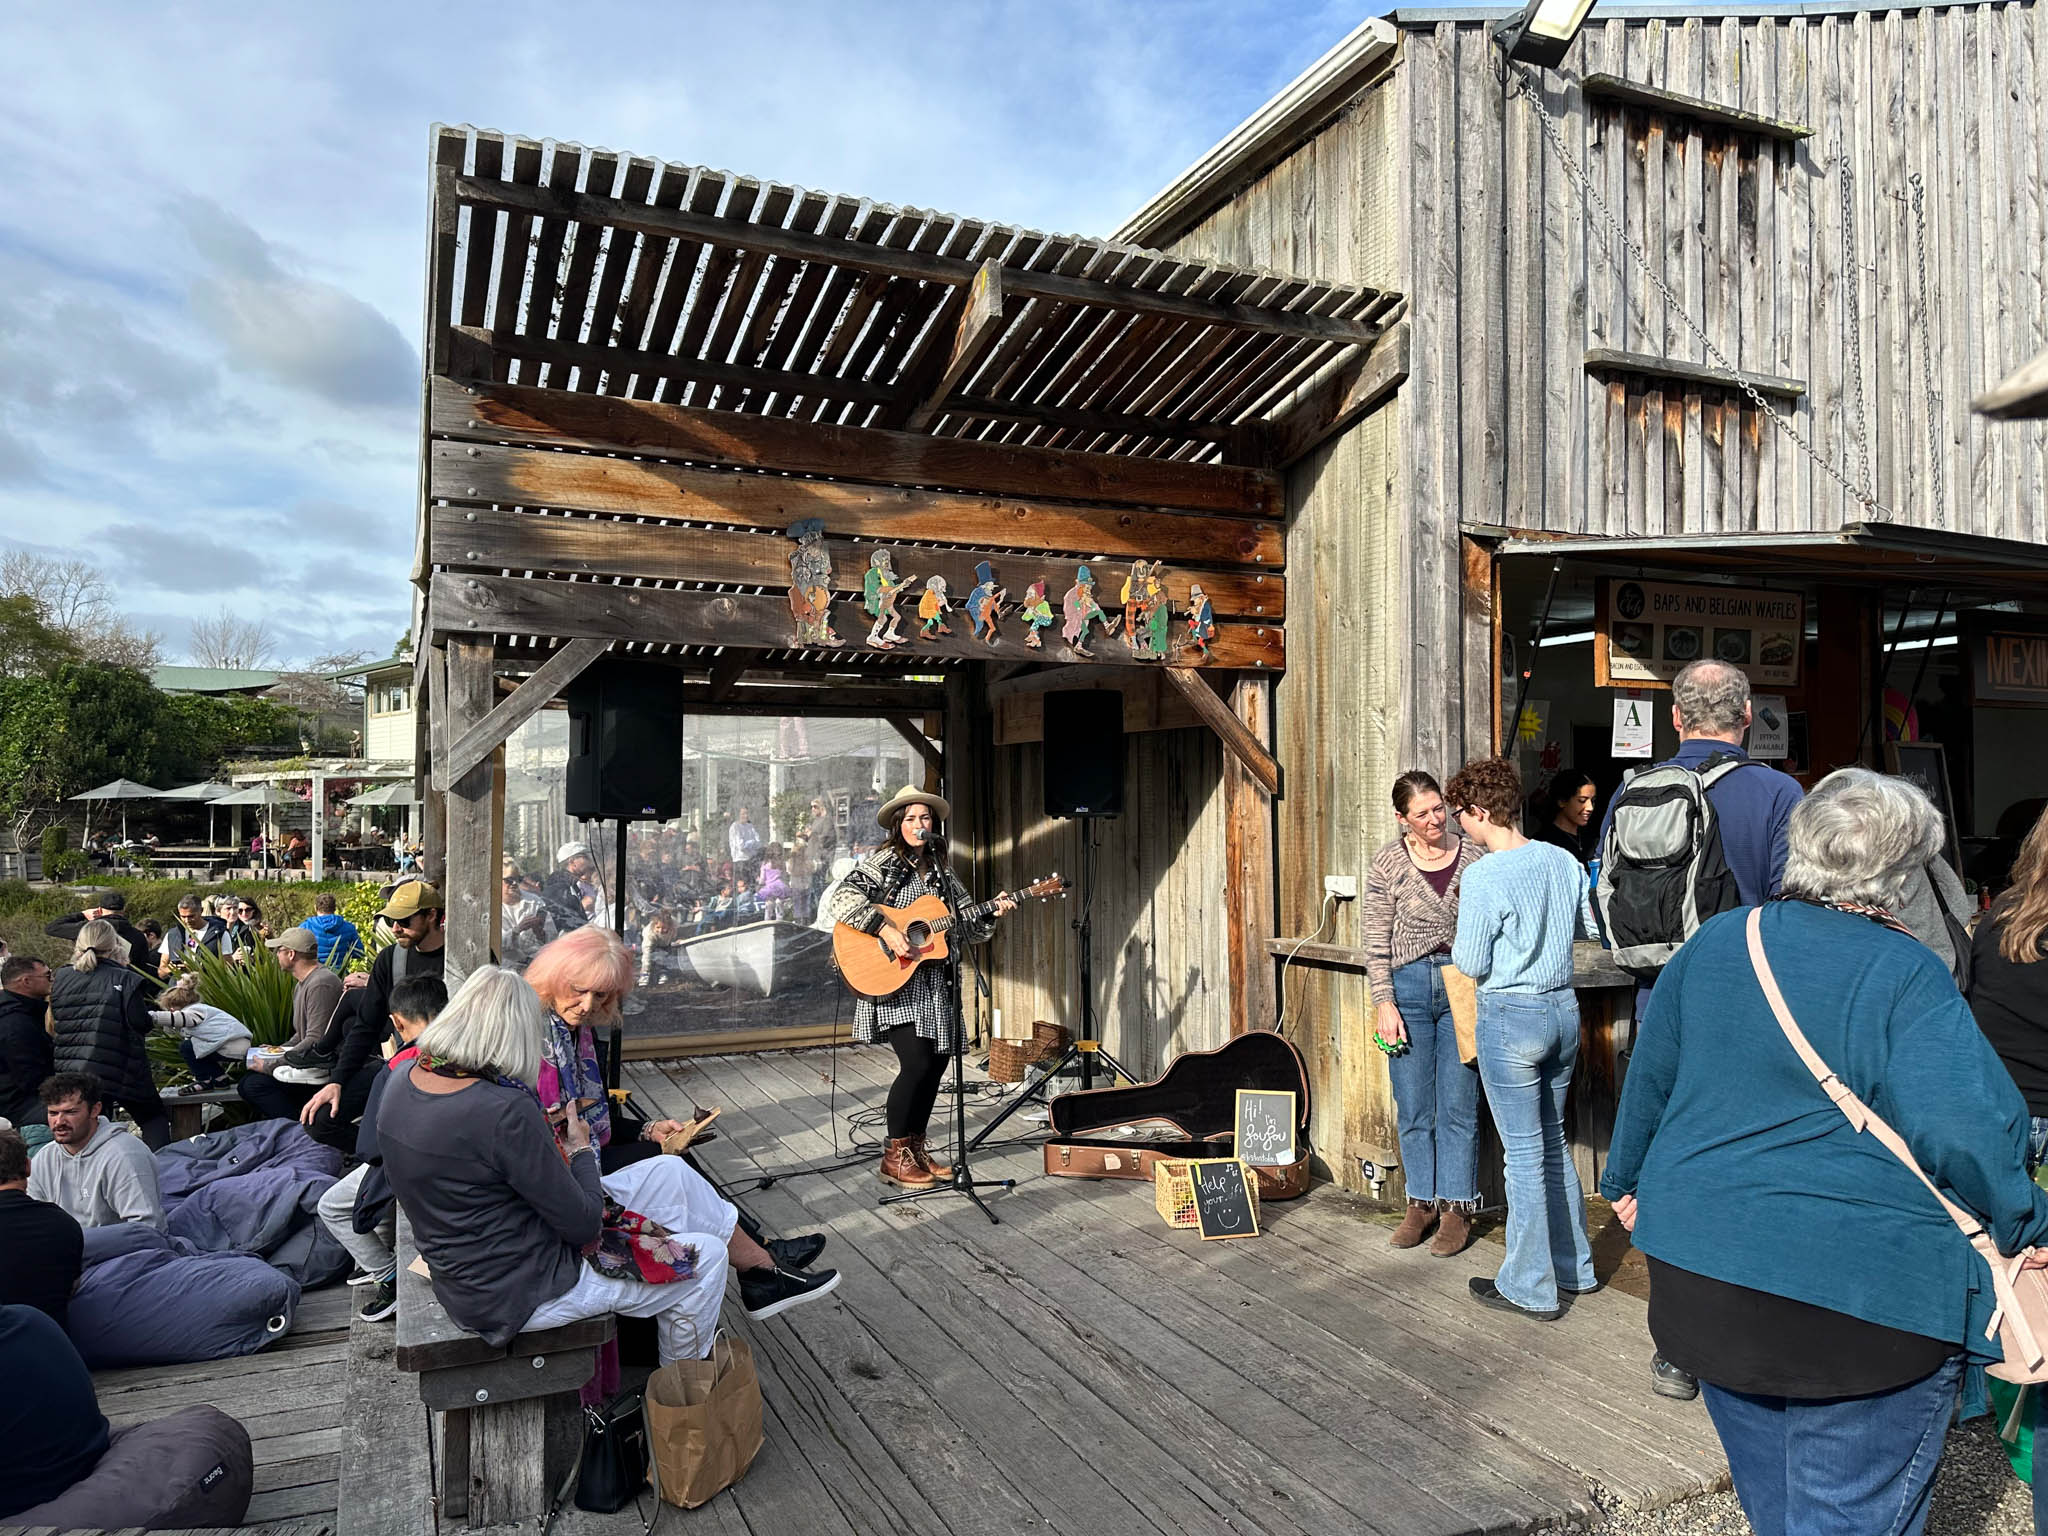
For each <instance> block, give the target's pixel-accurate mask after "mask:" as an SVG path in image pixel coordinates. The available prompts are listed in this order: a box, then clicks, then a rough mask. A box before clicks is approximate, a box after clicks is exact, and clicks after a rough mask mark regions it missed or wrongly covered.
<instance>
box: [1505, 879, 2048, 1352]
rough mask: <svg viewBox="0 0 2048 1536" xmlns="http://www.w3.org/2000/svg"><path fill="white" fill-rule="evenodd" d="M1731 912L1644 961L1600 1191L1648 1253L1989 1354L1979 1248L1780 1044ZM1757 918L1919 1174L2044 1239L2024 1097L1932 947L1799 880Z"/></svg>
mask: <svg viewBox="0 0 2048 1536" xmlns="http://www.w3.org/2000/svg"><path fill="white" fill-rule="evenodd" d="M1479 867H1484V861H1482V864H1481V865H1480V866H1479ZM1468 879H1469V877H1468ZM1748 916H1749V910H1748V909H1747V908H1738V909H1736V910H1735V911H1733V912H1724V913H1722V914H1721V915H1720V916H1718V917H1715V918H1712V919H1710V920H1709V921H1707V922H1706V923H1704V924H1702V925H1701V927H1700V930H1699V932H1698V933H1696V934H1694V935H1693V937H1692V938H1691V940H1690V941H1688V942H1687V943H1686V945H1685V946H1684V948H1682V949H1680V950H1679V952H1678V954H1677V955H1676V956H1675V957H1674V958H1673V960H1672V961H1671V963H1670V964H1669V965H1668V966H1666V967H1665V968H1664V972H1663V974H1662V975H1661V976H1659V977H1658V979H1657V985H1656V990H1655V991H1654V992H1652V994H1651V996H1650V1005H1649V1009H1648V1012H1647V1013H1646V1014H1645V1015H1644V1017H1643V1021H1642V1027H1641V1029H1640V1030H1639V1031H1638V1033H1637V1038H1636V1046H1635V1053H1634V1055H1633V1057H1632V1058H1631V1060H1630V1063H1629V1071H1628V1081H1627V1084H1626V1085H1625V1087H1624V1089H1623V1092H1622V1097H1621V1107H1620V1111H1619V1113H1618V1115H1617V1117H1616V1121H1615V1127H1614V1137H1613V1143H1612V1147H1611V1150H1610V1152H1609V1155H1608V1161H1607V1168H1606V1171H1605V1173H1604V1175H1603V1177H1602V1178H1601V1180H1600V1192H1601V1193H1602V1194H1604V1195H1606V1196H1607V1197H1608V1198H1609V1199H1610V1200H1611V1199H1618V1198H1619V1197H1621V1196H1622V1195H1626V1194H1631V1193H1632V1194H1634V1195H1635V1196H1636V1199H1637V1201H1638V1202H1639V1205H1640V1210H1639V1212H1638V1215H1637V1218H1636V1229H1635V1242H1636V1246H1637V1247H1638V1248H1640V1249H1642V1251H1643V1252H1645V1253H1647V1254H1650V1255H1652V1256H1654V1257H1656V1258H1658V1259H1662V1260H1663V1261H1664V1262H1665V1263H1667V1264H1674V1265H1676V1266H1678V1267H1679V1268H1681V1269H1688V1270H1691V1271H1692V1272H1693V1273H1695V1274H1700V1275H1706V1276H1709V1277H1711V1278H1713V1279H1716V1280H1724V1281H1727V1282H1729V1283H1730V1284H1733V1285H1744V1286H1748V1287H1750V1288H1751V1289H1753V1290H1759V1291H1768V1292H1770V1293H1772V1294H1773V1295H1778V1296H1789V1297H1791V1298H1793V1299H1794V1300H1797V1301H1804V1302H1809V1303H1811V1304H1813V1305H1814V1306H1820V1307H1828V1308H1831V1309H1833V1310H1834V1311H1837V1312H1845V1313H1847V1314H1849V1315H1850V1316H1851V1317H1859V1318H1862V1319H1864V1320H1865V1321H1866V1322H1872V1323H1881V1324H1883V1325H1884V1326H1886V1327H1889V1328H1900V1329H1904V1330H1906V1331H1907V1332H1909V1333H1918V1334H1923V1335H1925V1336H1927V1337H1929V1338H1935V1339H1946V1340H1949V1341H1950V1342H1952V1343H1957V1344H1961V1345H1963V1346H1965V1347H1966V1348H1968V1349H1969V1350H1970V1352H1971V1353H1972V1354H1973V1355H1975V1356H1977V1357H1978V1358H1980V1359H1991V1360H1995V1359H1997V1358H1998V1356H1997V1345H1996V1343H1995V1342H1994V1343H1992V1344H1990V1345H1989V1346H1988V1347H1987V1345H1986V1342H1985V1340H1984V1337H1983V1335H1984V1329H1985V1327H1986V1325H1987V1324H1988V1323H1989V1322H1990V1319H1991V1308H1992V1302H1991V1286H1990V1276H1989V1274H1988V1273H1987V1272H1986V1270H1985V1267H1984V1263H1983V1261H1982V1260H1981V1259H1979V1258H1978V1257H1977V1255H1976V1253H1975V1252H1974V1251H1973V1250H1972V1249H1971V1248H1970V1246H1969V1244H1968V1243H1967V1242H1966V1241H1965V1240H1964V1238H1963V1236H1962V1234H1961V1233H1960V1232H1958V1231H1957V1230H1956V1227H1955V1224H1954V1223H1953V1222H1952V1221H1950V1220H1949V1218H1948V1216H1947V1215H1946V1214H1945V1213H1944V1212H1943V1211H1942V1209H1941V1207H1940V1206H1939V1205H1937V1204H1936V1203H1935V1200H1934V1197H1933V1196H1932V1195H1930V1194H1928V1192H1927V1190H1926V1189H1925V1188H1924V1187H1923V1186H1922V1185H1921V1183H1920V1181H1919V1180H1917V1179H1915V1178H1914V1177H1913V1175H1912V1174H1911V1173H1909V1172H1908V1171H1907V1170H1906V1167H1905V1165H1904V1164H1902V1163H1900V1162H1899V1161H1898V1160H1897V1159H1896V1158H1894V1157H1893V1156H1892V1155H1891V1154H1890V1153H1889V1152H1887V1151H1886V1150H1885V1149H1884V1148H1883V1147H1882V1146H1880V1145H1879V1144H1878V1142H1877V1140H1876V1138H1874V1137H1871V1136H1865V1135H1860V1134H1859V1133H1858V1132H1857V1131H1856V1130H1855V1129H1854V1128H1853V1127H1851V1126H1850V1124H1849V1122H1848V1120H1847V1119H1845V1118H1844V1117H1843V1115H1842V1112H1841V1111H1840V1110H1838V1109H1836V1108H1835V1106H1834V1105H1833V1104H1832V1103H1831V1102H1829V1100H1828V1098H1827V1096H1826V1095H1825V1094H1824V1093H1822V1091H1821V1088H1820V1085H1819V1084H1818V1083H1816V1082H1815V1081H1814V1079H1813V1076H1812V1074H1811V1073H1809V1072H1808V1071H1807V1070H1806V1068H1805V1066H1804V1065H1803V1064H1802V1063H1801V1062H1800V1060H1799V1058H1798V1056H1797V1055H1796V1054H1794V1052H1793V1050H1792V1046H1791V1044H1790V1042H1789V1041H1787V1040H1786V1038H1785V1035H1784V1032H1783V1031H1782V1030H1780V1029H1779V1027H1778V1022H1777V1019H1776V1018H1775V1016H1773V1014H1772V1013H1771V1009H1770V1005H1769V1004H1768V1003H1767V1002H1766V1001H1765V1000H1764V995H1763V989H1762V988H1761V987H1760V986H1759V985H1758V984H1757V980H1756V975H1755V972H1754V971H1753V970H1752V969H1751V967H1750V962H1749V951H1748V947H1747V942H1746V939H1745V935H1744V931H1743V924H1744V923H1745V921H1746V920H1747V919H1748ZM1763 938H1764V951H1765V954H1766V955H1767V956H1768V957H1769V959H1770V962H1771V969H1772V970H1773V971H1774V972H1775V973H1776V975H1777V978H1778V985H1779V986H1780V987H1781V988H1783V990H1784V993H1785V1000H1786V1002H1787V1004H1788V1005H1789V1006H1790V1008H1791V1010H1792V1015H1793V1017H1794V1018H1795V1019H1797V1020H1798V1022H1799V1026H1800V1028H1801V1029H1802V1030H1803V1031H1804V1032H1805V1034H1806V1037H1807V1039H1808V1040H1810V1041H1811V1042H1812V1043H1813V1048H1814V1050H1815V1051H1817V1052H1818V1053H1819V1054H1820V1057H1821V1059H1822V1060H1823V1061H1825V1062H1826V1063H1827V1064H1828V1066H1829V1067H1831V1068H1832V1069H1833V1070H1834V1071H1835V1072H1836V1073H1837V1074H1838V1075H1839V1076H1840V1077H1841V1079H1842V1080H1843V1081H1844V1082H1845V1083H1847V1084H1848V1085H1849V1087H1850V1088H1851V1089H1852V1090H1853V1091H1854V1092H1855V1093H1856V1095H1857V1097H1859V1098H1861V1099H1862V1100H1863V1102H1864V1103H1866V1104H1868V1105H1869V1106H1870V1107H1871V1108H1872V1109H1873V1110H1875V1111H1876V1112H1877V1113H1878V1114H1879V1115H1881V1116H1883V1117H1884V1119H1885V1120H1886V1121H1887V1122H1888V1123H1889V1124H1890V1125H1891V1127H1892V1128H1893V1129H1894V1130H1896V1131H1897V1132H1898V1133H1899V1134H1900V1135H1901V1136H1903V1137H1904V1138H1905V1139H1906V1143H1907V1145H1908V1146H1910V1147H1911V1148H1912V1150H1913V1155H1914V1157H1915V1158H1916V1159H1918V1161H1919V1163H1920V1166H1921V1167H1922V1168H1924V1169H1926V1171H1927V1174H1928V1176H1929V1177H1930V1178H1932V1179H1933V1180H1934V1181H1935V1182H1936V1183H1937V1184H1939V1185H1940V1186H1941V1187H1942V1189H1943V1190H1944V1191H1946V1192H1947V1193H1948V1195H1949V1197H1950V1198H1951V1199H1952V1200H1954V1201H1955V1202H1956V1203H1957V1204H1958V1205H1961V1206H1963V1207H1964V1208H1965V1209H1967V1210H1970V1211H1973V1212H1975V1213H1976V1214H1977V1216H1978V1217H1979V1218H1980V1219H1981V1220H1982V1221H1983V1222H1984V1224H1985V1226H1986V1228H1987V1229H1988V1230H1989V1231H1990V1233H1991V1235H1992V1236H1993V1238H1994V1239H1995V1240H1996V1241H1997V1243H1998V1245H1999V1247H2000V1248H2001V1249H2002V1250H2003V1251H2005V1252H2007V1253H2011V1252H2013V1251H2015V1250H2017V1249H2019V1248H2022V1247H2025V1246H2028V1245H2030V1244H2040V1243H2048V1193H2044V1192H2043V1191H2042V1190H2040V1189H2038V1188H2036V1187H2035V1185H2034V1183H2033V1181H2032V1180H2030V1179H2029V1178H2028V1177H2027V1174H2026V1162H2025V1158H2026V1142H2027V1107H2026V1104H2025V1102H2024V1101H2023V1100H2022V1099H2021V1098H2020V1095H2019V1090H2018V1089H2016V1088H2014V1087H2013V1085H2012V1078H2011V1077H2010V1076H2009V1075H2008V1074H2007V1072H2006V1070H2005V1067H2004V1065H2003V1064H2002V1063H2001V1062H2000V1061H1999V1059H1998V1056H1997V1054H1996V1053H1995V1052H1993V1050H1992V1049H1991V1047H1990V1045H1989V1044H1987V1043H1986V1042H1985V1039H1984V1036H1983V1034H1982V1033H1981V1032H1980V1031H1979V1030H1978V1029H1977V1027H1976V1024H1975V1022H1974V1020H1973V1019H1972V1018H1971V1016H1970V1010H1969V1008H1968V1006H1967V1005H1966V1004H1965V1003H1964V1002H1963V1000H1962V997H1961V996H1960V995H1959V994H1958V993H1957V991H1956V987H1955V982H1954V981H1953V980H1951V979H1950V977H1949V974H1948V971H1947V970H1946V969H1945V968H1944V967H1943V966H1942V964H1941V962H1940V961H1939V960H1938V959H1936V958H1935V956H1934V954H1933V952H1932V951H1931V950H1929V949H1928V948H1927V946H1926V945H1924V944H1921V943H1920V942H1918V941H1917V940H1915V939H1912V938H1909V937H1908V936H1907V935H1905V934H1903V933H1899V932H1896V931H1894V930H1892V929H1888V928H1884V927H1880V926H1879V925H1878V924H1876V923H1873V922H1871V921H1870V920H1869V919H1867V918H1862V917H1857V916H1854V915H1851V914H1849V913H1844V912H1836V911H1832V910H1830V909H1827V908H1822V907H1815V906H1811V905H1808V904H1806V903H1803V902H1773V903H1771V904H1770V905H1768V906H1766V907H1765V908H1764V916H1763Z"/></svg>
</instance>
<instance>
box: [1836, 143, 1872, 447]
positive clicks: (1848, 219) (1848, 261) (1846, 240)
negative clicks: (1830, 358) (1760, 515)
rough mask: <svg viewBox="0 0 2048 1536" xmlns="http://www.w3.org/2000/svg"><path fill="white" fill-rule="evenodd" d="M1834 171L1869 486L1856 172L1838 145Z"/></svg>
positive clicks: (1852, 380) (1853, 381)
mask: <svg viewBox="0 0 2048 1536" xmlns="http://www.w3.org/2000/svg"><path fill="white" fill-rule="evenodd" d="M1835 169H1836V170H1837V171H1838V172H1839V173H1840V175H1841V178H1842V276H1843V281H1844V283H1845V284H1846V287H1845V288H1844V290H1843V291H1844V296H1845V297H1846V299H1847V302H1848V305H1849V385H1850V387H1851V388H1852V389H1853V390H1854V391H1855V392H1856V449H1857V452H1858V454H1859V455H1861V468H1862V471H1863V483H1864V484H1865V485H1868V484H1870V410H1869V407H1868V406H1867V405H1866V404H1865V403H1864V399H1863V269H1862V268H1861V267H1859V266H1858V265H1857V264H1856V172H1855V168H1854V167H1853V166H1851V165H1850V164H1849V151H1848V148H1847V147H1846V146H1844V145H1841V144H1837V145H1836V146H1835Z"/></svg>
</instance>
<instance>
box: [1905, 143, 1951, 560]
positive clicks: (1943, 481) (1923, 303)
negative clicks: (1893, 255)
mask: <svg viewBox="0 0 2048 1536" xmlns="http://www.w3.org/2000/svg"><path fill="white" fill-rule="evenodd" d="M1907 183H1908V185H1910V186H1911V187H1912V189H1913V254H1914V257H1915V259H1916V260H1917V261H1918V263H1919V267H1920V382H1921V385H1922V387H1923V388H1925V389H1926V391H1927V473H1928V477H1929V479H1930V480H1931V482H1932V484H1933V488H1934V520H1933V521H1934V526H1936V527H1939V526H1941V519H1942V514H1943V513H1944V512H1945V511H1947V510H1948V486H1947V474H1946V460H1945V459H1944V458H1943V456H1942V452H1941V421H1940V417H1941V396H1940V395H1938V394H1936V393H1935V392H1934V320H1933V315H1934V311H1933V310H1932V309H1929V308H1928V307H1927V184H1926V183H1925V182H1923V181H1922V180H1921V179H1920V173H1919V172H1918V171H1915V172H1914V173H1913V174H1912V175H1911V176H1910V177H1908V178H1907Z"/></svg>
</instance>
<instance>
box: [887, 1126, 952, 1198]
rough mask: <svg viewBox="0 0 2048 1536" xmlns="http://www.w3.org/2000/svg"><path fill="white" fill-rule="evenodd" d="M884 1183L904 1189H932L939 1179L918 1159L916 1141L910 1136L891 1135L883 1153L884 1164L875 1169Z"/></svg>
mask: <svg viewBox="0 0 2048 1536" xmlns="http://www.w3.org/2000/svg"><path fill="white" fill-rule="evenodd" d="M875 1171H876V1172H877V1173H878V1174H880V1175H881V1179H882V1182H883V1183H884V1184H895V1185H897V1186H899V1187H901V1188H903V1189H930V1188H931V1187H932V1185H934V1184H936V1183H937V1182H938V1180H936V1179H934V1178H933V1177H932V1176H931V1174H929V1173H928V1172H926V1171H925V1167H924V1165H923V1164H922V1163H920V1162H919V1161H918V1160H917V1153H916V1151H915V1150H914V1143H913V1142H912V1141H911V1139H910V1138H909V1137H908V1136H891V1137H890V1138H889V1146H888V1150H887V1151H885V1152H883V1154H882V1166H881V1167H880V1168H878V1169H876V1170H875Z"/></svg>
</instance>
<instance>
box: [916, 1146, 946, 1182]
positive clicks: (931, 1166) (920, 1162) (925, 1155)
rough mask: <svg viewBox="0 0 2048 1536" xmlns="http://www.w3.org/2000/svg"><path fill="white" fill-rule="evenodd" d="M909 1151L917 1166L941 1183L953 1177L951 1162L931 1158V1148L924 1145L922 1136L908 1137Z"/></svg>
mask: <svg viewBox="0 0 2048 1536" xmlns="http://www.w3.org/2000/svg"><path fill="white" fill-rule="evenodd" d="M910 1151H911V1155H912V1156H914V1157H915V1158H916V1159H917V1166H918V1167H920V1168H922V1169H923V1170H924V1171H925V1172H926V1173H928V1174H930V1175H931V1176H932V1178H933V1179H934V1180H936V1181H937V1182H938V1183H941V1184H943V1183H945V1182H946V1180H948V1179H950V1178H952V1177H953V1165H952V1164H951V1163H941V1162H935V1161H934V1160H933V1158H932V1151H931V1148H930V1147H929V1146H928V1145H926V1143H925V1139H924V1138H923V1137H922V1136H913V1137H911V1138H910Z"/></svg>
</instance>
